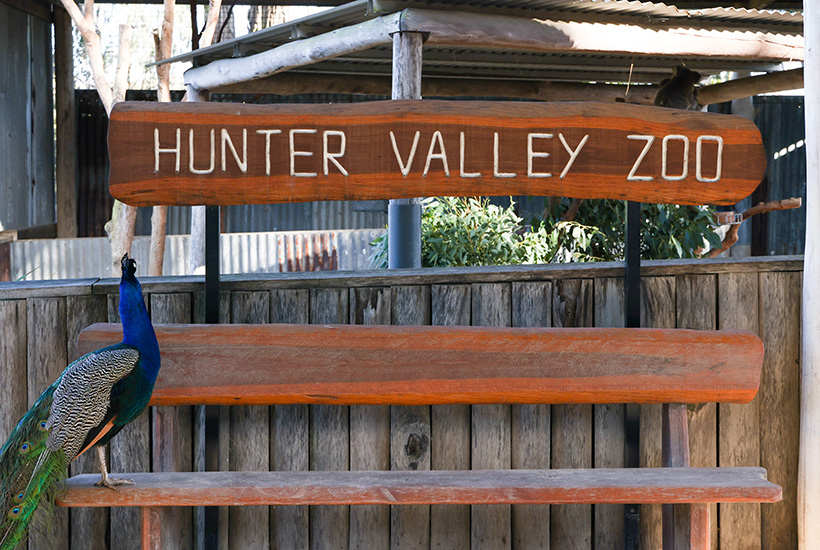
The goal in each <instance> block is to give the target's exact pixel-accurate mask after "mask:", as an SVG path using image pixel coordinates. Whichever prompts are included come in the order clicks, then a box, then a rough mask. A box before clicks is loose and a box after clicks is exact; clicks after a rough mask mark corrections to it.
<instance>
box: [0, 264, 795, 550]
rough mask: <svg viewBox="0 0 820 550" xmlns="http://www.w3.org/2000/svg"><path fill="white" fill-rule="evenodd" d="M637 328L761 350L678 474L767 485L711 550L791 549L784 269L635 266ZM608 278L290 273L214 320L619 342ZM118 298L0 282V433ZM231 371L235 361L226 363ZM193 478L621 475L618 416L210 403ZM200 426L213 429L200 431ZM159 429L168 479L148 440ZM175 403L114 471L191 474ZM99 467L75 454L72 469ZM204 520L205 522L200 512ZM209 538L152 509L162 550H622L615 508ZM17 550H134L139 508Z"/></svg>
mask: <svg viewBox="0 0 820 550" xmlns="http://www.w3.org/2000/svg"><path fill="white" fill-rule="evenodd" d="M643 275H644V279H643V296H642V323H643V325H644V326H647V327H680V328H694V329H724V328H726V329H728V328H746V329H751V330H753V331H755V332H757V333H758V334H759V335H760V336H761V337H762V339H763V341H764V343H765V346H766V356H765V365H764V370H763V377H762V382H761V389H760V393H759V394H758V397H757V398H756V399H755V400H754V401H753V402H752V403H751V404H748V405H724V404H719V405H714V404H712V405H706V406H700V407H691V408H690V410H689V416H690V439H691V445H692V465H693V466H714V465H721V466H735V465H736V466H741V465H742V466H754V465H761V466H763V467H765V468H767V469H768V470H769V479H771V480H772V481H774V482H776V483H779V484H781V485H783V488H784V500H783V502H781V503H778V504H766V505H762V506H761V505H757V504H732V505H721V506H720V509H719V511H716V512H717V513H713V515H712V521H713V523H714V525H713V528H712V535H713V539H714V541H713V548H716V549H717V548H719V549H720V550H730V549H744V550H749V549H758V548H760V549H772V550H775V549H776V550H789V549H796V548H797V509H796V500H797V458H798V427H799V400H800V386H799V381H800V376H799V369H800V363H799V353H800V349H799V342H800V303H801V300H800V292H801V277H802V259H801V258H799V257H788V258H785V257H780V258H766V259H762V260H757V259H748V260H745V261H737V260H731V261H729V260H714V261H658V262H647V263H646V264H645V267H644V270H643ZM622 277H623V268H622V267H621V266H620V265H618V264H588V265H582V264H575V265H568V266H566V265H564V266H539V267H532V266H525V267H498V268H458V269H442V270H439V269H436V270H418V271H411V270H401V271H396V272H392V273H391V272H387V271H377V272H361V273H345V272H323V273H292V274H291V273H287V274H275V275H265V276H259V275H255V276H226V277H224V278H223V292H222V295H221V316H222V317H221V318H222V321H223V322H230V323H282V322H294V323H357V324H378V323H385V324H388V323H392V324H434V325H470V324H472V325H498V326H509V325H512V326H620V325H622V323H623V304H624V284H623V280H622ZM143 289H144V290H145V292H146V294H147V300H148V304H149V308H150V311H151V315H152V318H153V319H154V321H155V322H157V323H189V322H201V320H202V319H203V317H204V304H203V292H202V290H203V283H202V279H201V278H193V277H177V278H162V279H146V280H144V281H143ZM116 292H117V287H116V282H115V281H114V280H111V279H106V280H88V279H87V280H75V281H57V282H38V283H3V284H0V380H2V381H3V383H2V384H0V437H2V438H4V437H5V434H7V433H8V432H9V430H10V429H11V428H12V427H13V425H14V424H15V423H16V421H17V420H18V419H19V417H20V416H21V415H22V414H23V413H24V411H25V409H26V408H27V407H28V406H29V405H30V404H31V403H32V402H33V401H34V400H35V398H36V397H37V395H38V394H39V393H40V391H41V390H42V389H43V388H45V387H46V385H47V384H48V383H50V382H51V381H52V380H53V379H54V378H56V377H57V376H58V375H59V373H60V371H61V370H62V369H63V368H64V366H65V365H66V363H67V362H68V361H69V360H71V359H73V358H74V357H75V356H76V353H75V348H76V338H77V334H78V332H79V331H80V330H81V329H82V328H83V327H84V326H86V325H88V324H91V323H94V322H99V321H117V309H116V303H117V296H116ZM225 368H226V369H241V368H242V365H225ZM208 413H209V415H211V416H212V417H213V418H214V422H213V423H209V426H210V425H211V424H213V426H214V429H213V430H212V431H213V432H215V433H212V434H209V441H216V442H218V443H217V444H216V445H215V446H214V448H215V449H216V452H215V453H212V454H213V455H214V456H213V457H212V458H213V460H210V464H207V465H206V466H208V468H209V469H211V468H217V469H236V470H243V469H244V470H260V469H261V470H267V469H281V470H300V469H308V468H310V469H330V470H334V469H348V468H349V469H387V468H393V469H417V468H434V469H435V468H442V469H467V468H476V469H486V468H490V469H491V468H496V467H500V468H508V467H513V468H545V467H553V468H573V467H593V466H594V467H605V466H620V465H622V464H623V461H624V458H623V456H624V450H623V443H624V432H623V417H624V406H622V405H595V406H591V405H561V406H549V405H539V406H506V405H481V406H464V405H456V406H438V405H436V406H426V407H424V406H421V407H406V406H402V407H387V406H352V407H337V406H329V405H313V406H307V405H293V406H280V407H271V408H268V407H218V408H214V409H212V410H209V411H208ZM209 429H210V428H209ZM158 430H172V431H173V437H172V441H174V443H175V444H176V445H178V448H179V449H180V450H181V451H182V455H183V456H184V460H183V461H182V463H181V464H169V463H167V460H165V459H164V457H165V456H166V454H165V453H163V452H162V451H163V450H162V449H159V448H157V447H155V446H154V439H153V438H152V434H154V433H156V432H157V431H158ZM202 430H203V427H202V416H201V414H200V413H199V412H198V411H197V410H195V409H193V408H191V407H180V408H177V409H172V408H156V409H153V410H152V411H150V412H149V413H147V414H144V415H143V416H142V417H140V418H139V419H138V420H137V421H136V422H135V423H133V424H132V425H131V426H129V427H128V428H127V429H125V430H123V432H122V433H121V435H119V436H118V437H116V438H115V439H114V440H113V442H112V445H111V450H110V454H111V457H110V463H111V465H112V469H113V471H149V470H151V469H155V470H161V469H171V468H177V467H179V468H183V469H191V468H192V467H202V466H203V463H204V460H205V457H204V454H203V450H202V444H201V442H200V444H199V445H197V444H196V443H195V442H196V441H201V439H198V438H197V437H196V436H195V434H198V433H201V431H202ZM660 432H661V416H660V406H654V405H650V406H643V407H642V409H641V462H642V464H643V465H646V466H659V465H660V460H661V457H660V441H661V435H660ZM85 471H96V464H95V459H94V458H93V456H89V457H86V456H83V457H81V459H80V460H78V461H77V463H75V464H74V465H72V473H78V472H85ZM209 513H210V512H209ZM208 517H209V518H211V517H212V518H213V519H209V520H208V521H207V523H208V529H207V530H205V532H212V531H213V529H212V526H213V525H214V524H218V527H219V529H218V541H214V540H203V535H202V533H203V530H202V527H201V526H202V524H203V512H202V511H201V510H199V511H197V510H194V511H192V510H190V509H177V510H175V511H173V512H167V513H166V519H165V529H166V531H167V533H166V535H167V537H168V538H167V539H166V540H170V539H173V540H172V541H171V542H169V543H168V544H167V545H166V547H167V548H181V549H187V548H203V547H204V548H215V547H217V546H216V543H217V542H218V547H219V548H226V549H228V548H230V549H266V548H279V549H282V550H291V549H308V548H310V549H331V548H332V549H348V548H350V549H353V548H361V549H368V550H371V549H372V550H376V549H388V548H391V549H427V548H430V549H436V548H442V549H446V550H456V549H462V548H463V549H467V548H473V549H481V550H484V549H496V548H502V549H503V548H506V549H515V550H519V549H534V548H539V549H544V548H552V549H554V550H575V549H579V550H580V549H583V550H592V549H595V550H603V549H615V548H621V547H622V542H621V537H622V522H623V507H622V506H620V505H600V506H591V505H572V506H553V507H549V506H512V507H510V506H472V507H468V506H407V507H386V506H358V507H356V506H354V507H348V506H315V507H310V508H307V507H292V508H288V507H270V508H268V507H248V508H230V509H228V508H226V509H220V510H219V511H218V513H215V514H213V516H208ZM51 523H52V526H51V527H50V528H47V529H43V530H42V532H35V533H33V535H32V537H31V541H30V543H29V548H30V549H32V550H34V549H41V548H56V549H68V548H71V549H72V550H73V549H83V550H86V549H105V548H110V549H112V550H115V549H116V550H121V549H132V548H133V549H136V548H137V547H138V540H139V537H138V530H139V522H138V514H137V511H136V510H131V509H127V508H120V509H113V510H110V511H109V510H107V509H88V510H72V511H71V512H70V514H69V512H68V511H67V510H64V509H61V510H58V511H57V513H56V516H55V517H54V518H53V519H52V521H51ZM660 531H661V525H660V509H659V507H655V506H644V507H643V508H642V510H641V533H642V534H641V536H642V548H644V549H647V550H650V549H652V550H655V549H658V548H660Z"/></svg>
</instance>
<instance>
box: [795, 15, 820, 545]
mask: <svg viewBox="0 0 820 550" xmlns="http://www.w3.org/2000/svg"><path fill="white" fill-rule="evenodd" d="M803 10H804V12H803V17H804V21H805V23H804V24H805V40H806V42H805V44H806V63H805V65H804V71H805V74H804V82H805V88H806V143H807V144H808V148H807V149H806V182H807V185H806V187H807V188H806V206H805V208H806V251H805V256H804V264H803V315H802V325H803V365H802V367H803V371H802V380H801V384H802V386H801V392H802V400H801V405H800V408H801V410H800V466H799V468H798V481H797V487H798V495H797V525H798V547H799V548H800V549H801V550H809V549H811V548H818V547H820V522H818V521H817V517H818V514H820V462H818V461H817V457H818V456H819V455H820V318H818V317H817V315H813V314H811V313H810V312H812V311H815V310H816V309H817V307H818V305H820V275H819V274H818V271H820V250H818V246H817V241H818V238H820V197H818V184H820V181H818V180H820V142H818V140H819V139H820V131H819V130H820V97H818V94H820V6H818V5H817V3H816V2H811V1H809V0H806V1H804V2H803ZM812 212H814V214H812Z"/></svg>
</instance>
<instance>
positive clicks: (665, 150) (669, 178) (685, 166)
mask: <svg viewBox="0 0 820 550" xmlns="http://www.w3.org/2000/svg"><path fill="white" fill-rule="evenodd" d="M673 139H677V140H680V141H682V142H683V172H681V175H680V176H670V175H669V171H668V166H667V161H668V155H667V153H668V148H669V142H670V141H671V140H673ZM688 175H689V138H688V137H686V136H681V135H677V134H673V135H670V136H665V137H664V138H663V148H662V149H661V177H663V179H665V180H666V181H680V180H685V179H686V176H688Z"/></svg>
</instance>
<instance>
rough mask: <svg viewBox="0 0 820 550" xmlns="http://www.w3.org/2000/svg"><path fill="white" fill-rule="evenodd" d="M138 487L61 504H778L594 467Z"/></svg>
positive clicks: (274, 476) (736, 489)
mask: <svg viewBox="0 0 820 550" xmlns="http://www.w3.org/2000/svg"><path fill="white" fill-rule="evenodd" d="M128 477H130V478H131V479H133V480H134V481H135V482H136V485H134V486H123V487H119V488H118V490H117V491H112V490H110V489H105V488H100V487H95V486H94V483H95V482H96V481H97V480H98V479H99V476H98V475H95V474H83V475H78V476H75V477H73V478H71V479H69V480H68V482H67V491H66V492H65V494H64V495H63V496H62V497H61V498H60V501H59V504H60V505H61V506H71V507H74V506H195V505H198V506H239V505H295V504H431V503H432V504H539V503H542V504H571V503H576V504H577V503H585V504H590V503H601V502H612V503H693V502H777V501H779V500H780V499H781V498H782V490H781V488H780V487H779V486H778V485H775V484H773V483H771V482H769V481H766V470H764V469H763V468H751V467H750V468H634V469H624V468H611V469H610V468H594V469H586V470H455V471H450V470H427V471H411V472H408V471H341V472H316V471H312V472H195V473H149V474H130V475H129V476H128Z"/></svg>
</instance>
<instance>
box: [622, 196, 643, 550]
mask: <svg viewBox="0 0 820 550" xmlns="http://www.w3.org/2000/svg"><path fill="white" fill-rule="evenodd" d="M625 249H626V250H625V258H624V259H625V264H626V296H625V302H626V304H625V306H626V307H625V308H624V309H625V315H626V318H625V325H626V326H627V327H628V328H637V327H640V326H641V203H639V202H632V201H629V202H627V203H626V243H625ZM640 427H641V407H640V405H636V404H628V405H627V406H626V414H625V419H624V431H625V435H626V449H625V451H624V452H625V457H624V458H625V462H626V467H627V468H638V467H639V466H640ZM640 512H641V507H640V505H639V504H627V505H626V506H625V507H624V548H625V549H626V550H638V545H639V543H640V538H641V537H640V535H641V529H640V528H641V525H640V518H641V515H640Z"/></svg>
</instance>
